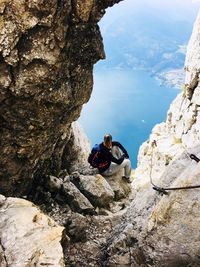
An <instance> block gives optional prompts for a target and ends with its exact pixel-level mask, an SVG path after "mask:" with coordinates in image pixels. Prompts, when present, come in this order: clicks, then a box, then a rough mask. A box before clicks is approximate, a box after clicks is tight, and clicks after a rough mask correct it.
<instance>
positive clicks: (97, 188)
mask: <svg viewBox="0 0 200 267" xmlns="http://www.w3.org/2000/svg"><path fill="white" fill-rule="evenodd" d="M70 179H71V180H72V182H73V183H75V184H76V186H77V187H78V188H79V190H80V191H81V192H82V193H83V194H84V195H85V196H86V197H87V198H88V199H89V200H90V202H91V203H92V205H93V206H95V207H97V206H98V207H108V206H109V204H110V203H111V202H113V200H114V192H113V190H112V188H111V187H110V185H109V183H108V182H107V181H106V179H104V178H103V176H101V175H100V174H97V175H95V176H93V175H78V176H77V175H75V176H73V175H71V176H70Z"/></svg>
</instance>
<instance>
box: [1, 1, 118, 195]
mask: <svg viewBox="0 0 200 267" xmlns="http://www.w3.org/2000/svg"><path fill="white" fill-rule="evenodd" d="M118 2H120V0H102V1H97V0H72V1H71V0H52V1H45V0H35V1H29V0H28V1H25V0H13V1H11V0H3V1H1V2H0V89H1V90H0V105H1V115H0V134H1V146H0V193H3V194H5V195H18V196H21V195H23V194H26V193H27V192H28V191H29V190H30V189H31V187H32V181H33V179H34V178H35V177H40V176H41V175H42V174H45V173H53V174H57V173H58V172H59V171H60V169H61V165H62V158H63V151H64V149H65V147H66V144H67V143H68V140H69V138H70V127H71V123H72V122H73V121H75V120H76V119H77V118H78V117H79V115H80V111H81V108H82V105H83V103H85V102H87V101H88V99H89V97H90V94H91V91H92V85H93V78H92V70H93V64H94V63H95V62H97V61H98V60H99V59H102V58H104V50H103V44H102V37H101V34H100V31H99V27H98V25H97V22H98V21H99V20H100V18H101V17H102V16H103V14H104V13H105V9H106V8H107V7H108V6H112V5H113V4H115V3H118ZM65 153H67V154H70V151H67V148H66V149H65Z"/></svg>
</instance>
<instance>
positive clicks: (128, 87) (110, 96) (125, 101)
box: [79, 70, 179, 167]
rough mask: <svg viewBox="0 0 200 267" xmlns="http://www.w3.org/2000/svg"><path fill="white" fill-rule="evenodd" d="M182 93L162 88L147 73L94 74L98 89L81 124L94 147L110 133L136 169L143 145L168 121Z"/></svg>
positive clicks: (122, 71) (86, 107) (95, 85)
mask: <svg viewBox="0 0 200 267" xmlns="http://www.w3.org/2000/svg"><path fill="white" fill-rule="evenodd" d="M178 93H179V91H178V90H176V89H171V88H167V87H165V86H160V85H159V83H158V81H157V80H155V79H154V77H151V76H150V75H149V74H148V73H147V72H144V71H135V70H134V71H131V70H107V71H105V70H101V71H99V70H98V71H95V73H94V89H93V93H92V96H91V98H90V100H89V102H88V103H87V104H85V105H84V107H83V110H82V113H81V117H80V119H79V122H80V123H81V124H82V126H83V128H84V130H85V132H86V134H87V136H88V137H89V139H90V140H91V144H95V143H100V142H102V139H103V136H104V135H105V134H106V133H111V135H112V136H113V140H117V141H119V142H121V143H122V144H123V145H124V147H125V148H126V149H127V151H128V152H129V155H130V159H131V162H132V165H133V167H136V164H137V154H138V149H139V147H140V145H141V144H142V143H143V142H144V141H146V140H147V139H148V137H149V134H150V133H151V130H152V128H153V127H154V125H155V124H157V123H160V122H162V121H165V119H166V114H167V110H168V108H169V105H170V103H171V102H172V100H173V99H174V98H175V97H176V95H177V94H178Z"/></svg>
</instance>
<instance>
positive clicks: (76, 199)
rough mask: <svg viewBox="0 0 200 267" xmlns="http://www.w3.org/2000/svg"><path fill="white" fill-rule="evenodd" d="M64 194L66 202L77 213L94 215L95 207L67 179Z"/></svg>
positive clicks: (63, 189) (63, 188)
mask: <svg viewBox="0 0 200 267" xmlns="http://www.w3.org/2000/svg"><path fill="white" fill-rule="evenodd" d="M62 193H63V194H64V195H65V197H66V202H67V203H68V204H69V205H70V207H71V208H72V210H74V211H76V212H83V213H90V214H94V207H93V206H92V204H91V203H90V201H89V200H88V199H87V198H86V197H85V196H84V195H83V194H82V193H81V192H80V190H79V189H78V188H77V187H76V186H75V185H74V184H73V183H72V182H70V180H69V179H65V182H64V184H63V187H62Z"/></svg>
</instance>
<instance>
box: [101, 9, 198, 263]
mask: <svg viewBox="0 0 200 267" xmlns="http://www.w3.org/2000/svg"><path fill="white" fill-rule="evenodd" d="M185 70H186V79H185V84H186V85H185V87H186V92H183V93H182V94H180V95H178V96H177V98H176V99H175V100H174V101H173V103H172V104H171V106H170V109H169V111H168V114H167V119H166V122H163V123H161V124H159V125H156V126H155V127H154V129H153V130H152V133H151V135H150V137H149V140H148V141H147V142H145V143H144V144H143V145H142V146H141V147H140V151H139V155H138V167H137V169H136V171H135V180H134V182H133V187H134V189H135V198H134V200H133V202H132V203H131V207H130V209H129V210H128V212H127V214H126V218H125V219H124V223H123V224H122V225H120V226H118V227H117V228H116V230H115V232H114V233H113V235H112V237H111V239H110V240H112V242H110V246H109V247H108V250H107V251H106V253H107V255H108V261H107V266H114V263H115V262H120V264H121V265H122V266H156V267H161V266H162V267H172V266H192V267H198V266H200V258H199V247H200V231H199V223H200V205H199V203H200V188H197V189H191V190H181V191H170V193H169V195H163V196H162V195H159V194H158V192H156V191H154V190H153V189H152V185H151V184H150V178H152V179H153V182H154V183H155V184H157V185H159V186H161V187H184V186H191V185H200V162H199V163H197V162H195V161H193V160H191V159H190V157H189V155H190V154H191V153H192V154H195V155H196V156H197V157H198V158H200V124H199V123H200V106H199V105H200V83H199V74H200V13H199V15H198V17H197V20H196V22H195V26H194V30H193V33H192V36H191V39H190V42H189V45H188V52H187V57H186V62H185ZM154 140H155V141H156V145H153V144H154ZM131 264H132V265H131Z"/></svg>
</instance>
